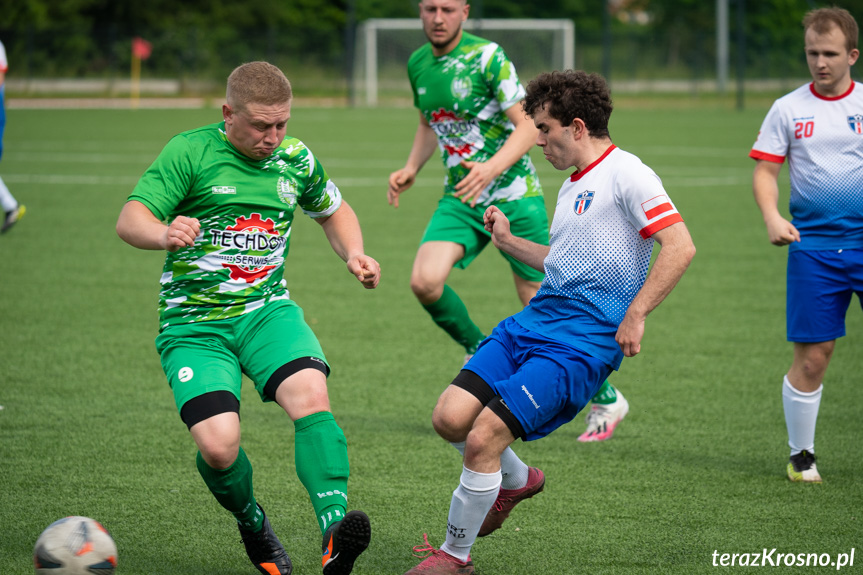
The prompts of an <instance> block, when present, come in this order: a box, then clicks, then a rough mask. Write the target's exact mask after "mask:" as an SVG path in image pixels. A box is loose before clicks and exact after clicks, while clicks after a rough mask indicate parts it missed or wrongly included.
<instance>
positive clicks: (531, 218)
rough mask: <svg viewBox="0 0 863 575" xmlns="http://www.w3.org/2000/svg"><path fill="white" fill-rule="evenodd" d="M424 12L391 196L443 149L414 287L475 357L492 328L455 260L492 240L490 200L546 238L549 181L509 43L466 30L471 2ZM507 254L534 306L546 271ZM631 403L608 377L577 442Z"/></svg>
mask: <svg viewBox="0 0 863 575" xmlns="http://www.w3.org/2000/svg"><path fill="white" fill-rule="evenodd" d="M419 10H420V18H421V20H422V24H423V31H424V32H425V34H426V37H427V38H428V40H429V42H428V43H427V44H425V45H423V46H422V47H420V48H419V49H418V50H416V51H415V52H414V53H413V54H412V55H411V57H410V60H409V61H408V76H409V77H410V81H411V87H412V89H413V93H414V105H415V106H416V107H417V108H418V109H419V112H420V113H419V126H418V127H417V132H416V136H415V137H414V142H413V146H412V147H411V151H410V154H409V156H408V160H407V163H406V164H405V166H404V167H403V168H402V169H400V170H397V171H395V172H393V173H392V174H390V177H389V188H388V190H387V200H388V201H389V203H390V204H391V205H393V206H395V207H398V205H399V196H400V195H401V194H402V193H404V192H405V191H406V190H407V189H408V188H410V187H411V186H412V185H413V184H414V182H415V181H416V175H417V173H418V172H419V171H420V169H421V168H422V167H423V166H424V165H425V163H426V162H427V161H428V160H429V159H430V158H431V156H432V154H433V153H434V151H435V150H436V149H438V148H439V149H440V151H441V159H442V160H443V163H444V167H445V169H446V181H445V184H444V195H443V198H441V200H440V202H439V203H438V207H437V210H436V211H435V213H434V215H433V216H432V218H431V221H430V222H429V224H428V227H427V228H426V230H425V234H424V235H423V238H422V240H421V243H420V247H419V250H418V251H417V255H416V258H415V260H414V265H413V271H412V272H411V289H412V290H413V292H414V295H415V296H416V298H417V299H418V300H419V302H420V303H421V304H422V306H423V308H424V309H425V310H426V311H427V312H428V313H429V315H430V316H431V318H432V320H433V321H434V322H435V323H436V324H437V325H438V326H439V327H440V328H441V329H443V330H444V331H446V332H447V333H448V334H449V335H450V337H452V339H454V340H455V341H456V342H457V343H459V344H460V345H462V346H463V347H464V350H465V354H466V356H465V362H467V360H468V359H470V357H471V356H472V355H473V353H474V352H475V351H476V348H477V346H478V345H479V343H480V342H481V341H482V340H483V339H485V334H484V333H483V332H482V330H480V328H479V327H478V326H477V325H476V324H475V323H474V322H473V320H472V319H471V318H470V315H469V314H468V310H467V307H466V306H465V304H464V302H463V301H462V300H461V298H460V297H459V295H458V294H457V293H456V292H455V290H453V289H452V288H451V287H450V286H448V285H447V284H446V280H447V277H448V276H449V273H450V270H452V268H453V267H458V268H461V269H464V268H466V267H467V266H468V265H469V264H470V263H471V262H472V261H473V259H474V258H476V257H477V256H478V255H479V253H480V252H481V251H482V250H483V248H485V246H486V245H487V244H488V242H489V241H490V240H491V235H490V234H489V233H488V232H487V231H486V230H485V228H484V225H483V220H482V216H483V213H484V212H485V210H486V208H488V207H489V206H491V205H494V206H497V207H498V208H499V209H500V210H501V211H502V212H503V213H504V214H506V216H507V219H508V220H509V221H510V222H511V225H512V232H513V234H514V235H516V236H519V237H522V238H525V239H528V240H530V241H532V242H535V243H538V244H542V245H548V217H547V215H546V210H545V203H544V201H543V197H542V187H541V186H540V183H539V178H538V177H537V174H536V169H535V168H534V166H533V163H532V162H531V160H530V156H528V155H527V152H528V150H530V148H531V147H532V146H533V144H534V142H535V141H536V135H537V131H536V128H535V127H534V125H533V122H531V121H530V120H528V119H527V118H526V117H525V115H524V113H523V112H522V107H521V101H522V99H523V98H524V87H523V86H522V84H521V82H520V81H519V79H518V75H517V73H516V70H515V67H514V66H513V64H512V62H511V61H510V60H509V58H507V56H506V54H505V53H504V51H503V49H502V48H501V47H500V46H499V45H497V44H495V43H493V42H489V41H488V40H484V39H482V38H479V37H477V36H474V35H472V34H470V33H467V32H464V31H463V30H462V23H463V22H464V21H465V20H467V17H468V14H469V12H470V6H469V5H468V4H467V3H466V2H465V0H422V1H421V2H420V3H419ZM501 255H502V256H503V257H504V258H505V259H506V260H507V261H508V262H509V264H510V268H511V269H512V274H513V279H514V280H515V287H516V291H517V292H518V297H519V300H520V301H521V304H522V305H527V304H528V302H529V301H530V299H531V298H532V297H533V296H534V295H536V291H537V289H539V285H540V282H541V281H542V278H543V277H544V276H543V273H542V272H539V271H536V270H535V269H533V268H531V267H529V266H527V265H525V264H523V263H522V262H520V261H518V260H517V259H515V258H513V257H512V256H510V255H508V254H506V253H503V252H501ZM628 411H629V403H628V402H627V401H626V399H625V398H624V397H623V394H622V393H620V392H619V391H618V390H616V389H615V388H614V387H613V386H612V385H611V384H610V383H608V382H607V381H606V382H605V383H603V385H602V387H601V388H600V389H599V391H598V392H597V393H596V395H595V396H594V398H593V405H592V406H591V409H590V410H588V413H587V429H586V431H585V432H584V433H583V434H581V435H580V436H579V438H578V440H579V441H582V442H593V441H604V440H606V439H609V438H610V437H611V436H612V434H613V433H614V429H615V427H616V426H617V424H618V423H619V422H620V420H622V419H623V418H624V417H625V416H626V414H627V412H628ZM525 473H526V471H525ZM506 484H507V482H506V481H504V485H506Z"/></svg>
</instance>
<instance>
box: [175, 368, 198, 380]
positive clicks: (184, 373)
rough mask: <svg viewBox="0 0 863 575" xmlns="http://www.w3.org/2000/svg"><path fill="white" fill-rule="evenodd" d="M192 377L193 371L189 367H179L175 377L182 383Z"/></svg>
mask: <svg viewBox="0 0 863 575" xmlns="http://www.w3.org/2000/svg"><path fill="white" fill-rule="evenodd" d="M193 377H195V372H194V371H192V368H191V367H181V368H180V371H179V372H177V379H179V380H180V381H182V382H183V383H186V382H187V381H190V380H191V379H192V378H193Z"/></svg>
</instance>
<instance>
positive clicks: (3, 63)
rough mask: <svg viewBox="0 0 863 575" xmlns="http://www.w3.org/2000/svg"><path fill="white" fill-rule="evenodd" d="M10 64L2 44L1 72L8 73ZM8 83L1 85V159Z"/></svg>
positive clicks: (0, 53) (0, 43) (0, 45)
mask: <svg viewBox="0 0 863 575" xmlns="http://www.w3.org/2000/svg"><path fill="white" fill-rule="evenodd" d="M8 69H9V63H8V62H7V61H6V48H5V47H4V46H3V42H0V72H3V73H4V74H5V73H6V70H8ZM5 96H6V82H5V81H4V82H3V83H0V157H3V131H4V130H5V128H6V102H5Z"/></svg>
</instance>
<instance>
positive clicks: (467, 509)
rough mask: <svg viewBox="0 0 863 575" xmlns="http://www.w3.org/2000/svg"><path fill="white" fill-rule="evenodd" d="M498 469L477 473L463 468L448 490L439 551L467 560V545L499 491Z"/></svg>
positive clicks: (469, 545)
mask: <svg viewBox="0 0 863 575" xmlns="http://www.w3.org/2000/svg"><path fill="white" fill-rule="evenodd" d="M500 481H501V472H500V471H497V472H495V473H477V472H476V471H471V470H470V469H468V468H467V467H463V469H462V473H461V480H460V481H459V485H458V487H456V490H455V491H453V493H452V503H450V507H449V516H448V517H447V530H446V531H447V532H446V542H445V543H444V544H443V545H441V547H440V548H441V551H444V552H445V553H448V554H450V555H452V556H453V557H456V558H458V559H459V560H461V561H467V560H468V557H470V548H471V547H472V546H473V544H474V541H476V535H477V533H479V528H480V527H482V522H483V520H485V516H486V515H487V514H488V512H489V510H490V509H491V506H492V505H493V504H494V501H495V499H497V493H498V491H500Z"/></svg>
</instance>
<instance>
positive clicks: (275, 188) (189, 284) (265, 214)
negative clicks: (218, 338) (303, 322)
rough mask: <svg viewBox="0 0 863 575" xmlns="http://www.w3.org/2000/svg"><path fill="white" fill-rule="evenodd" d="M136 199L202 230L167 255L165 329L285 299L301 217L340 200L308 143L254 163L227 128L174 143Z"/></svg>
mask: <svg viewBox="0 0 863 575" xmlns="http://www.w3.org/2000/svg"><path fill="white" fill-rule="evenodd" d="M129 199H130V200H137V201H139V202H141V203H143V204H144V205H145V206H147V207H148V208H149V209H150V211H152V212H153V214H155V215H156V217H158V218H159V219H161V220H163V221H166V222H170V221H172V220H173V219H174V218H175V217H177V216H180V215H182V216H187V217H190V218H197V219H198V220H199V221H200V223H201V231H200V234H199V235H198V237H197V238H195V244H194V245H193V246H189V247H185V248H181V249H179V250H177V251H176V252H168V255H167V257H166V258H165V267H164V269H163V271H162V279H161V284H162V288H161V292H160V294H159V320H160V329H164V328H165V327H167V326H169V325H174V324H184V323H192V322H198V321H206V320H217V319H226V318H231V317H236V316H239V315H241V314H243V313H247V312H250V311H253V310H255V309H258V308H260V307H261V306H263V305H264V304H265V303H267V302H268V301H273V300H278V299H287V298H288V297H289V295H288V291H287V289H286V287H285V280H284V278H283V273H284V263H285V257H286V256H287V255H288V248H289V244H290V237H291V223H292V222H293V219H294V211H295V210H296V208H297V206H299V207H300V208H301V209H302V211H303V212H305V213H306V214H307V215H309V216H311V217H312V218H318V217H324V216H329V215H331V214H332V213H333V212H335V211H336V210H337V209H338V207H339V206H340V205H341V202H342V197H341V193H340V192H339V189H338V188H337V187H336V186H335V184H333V183H332V182H331V181H330V178H329V176H328V175H327V173H326V171H325V170H324V168H323V166H321V164H320V162H318V160H317V159H316V158H315V157H314V155H313V154H312V152H311V151H310V150H309V149H308V148H307V147H306V146H305V145H304V144H303V143H302V142H301V141H299V140H297V139H296V138H291V137H286V138H285V139H284V141H283V142H282V143H281V145H280V146H279V148H278V149H277V150H276V152H275V153H274V154H273V155H272V156H270V157H269V158H267V159H265V160H253V159H251V158H248V157H246V156H244V155H243V154H241V153H240V152H239V151H237V149H236V148H234V146H233V145H232V144H231V143H230V142H229V141H228V139H227V136H226V134H225V124H224V122H222V123H219V124H212V125H209V126H205V127H203V128H198V129H196V130H190V131H188V132H184V133H182V134H179V135H177V136H175V137H174V138H172V139H171V141H170V142H168V144H167V145H166V146H165V148H164V149H163V150H162V153H161V154H159V157H158V158H156V161H155V162H153V164H152V165H151V166H150V167H149V168H148V169H147V171H146V172H145V173H144V175H143V176H141V179H140V180H139V181H138V184H137V186H135V189H134V191H133V192H132V195H130V196H129Z"/></svg>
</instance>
